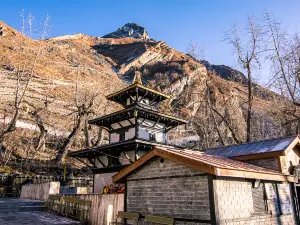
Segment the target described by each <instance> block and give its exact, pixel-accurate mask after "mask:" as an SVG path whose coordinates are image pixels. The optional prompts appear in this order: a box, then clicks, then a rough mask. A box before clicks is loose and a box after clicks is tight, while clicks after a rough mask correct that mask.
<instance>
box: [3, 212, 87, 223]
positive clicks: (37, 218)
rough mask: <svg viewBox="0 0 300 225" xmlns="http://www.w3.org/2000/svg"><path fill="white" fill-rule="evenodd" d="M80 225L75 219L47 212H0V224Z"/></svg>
mask: <svg viewBox="0 0 300 225" xmlns="http://www.w3.org/2000/svg"><path fill="white" fill-rule="evenodd" d="M18 224H20V225H54V224H57V225H58V224H59V225H60V224H62V225H63V224H66V225H81V224H82V223H81V222H79V221H75V220H72V219H69V218H66V217H63V216H59V215H56V214H53V213H49V212H43V211H41V212H16V213H0V225H18Z"/></svg>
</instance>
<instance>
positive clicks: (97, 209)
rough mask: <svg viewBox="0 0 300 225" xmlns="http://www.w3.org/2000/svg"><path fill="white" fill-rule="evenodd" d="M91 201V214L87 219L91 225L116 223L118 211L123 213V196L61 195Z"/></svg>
mask: <svg viewBox="0 0 300 225" xmlns="http://www.w3.org/2000/svg"><path fill="white" fill-rule="evenodd" d="M63 196H69V197H75V198H78V199H83V200H90V201H92V206H91V213H90V217H89V219H88V222H89V224H91V225H109V223H110V222H113V221H116V216H117V214H118V211H124V194H109V195H101V194H82V195H78V194H77V195H63Z"/></svg>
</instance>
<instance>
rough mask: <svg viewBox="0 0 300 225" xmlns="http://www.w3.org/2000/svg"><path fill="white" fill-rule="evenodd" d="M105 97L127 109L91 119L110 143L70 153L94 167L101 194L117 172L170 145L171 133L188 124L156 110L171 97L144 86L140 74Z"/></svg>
mask: <svg viewBox="0 0 300 225" xmlns="http://www.w3.org/2000/svg"><path fill="white" fill-rule="evenodd" d="M106 98H107V99H108V100H110V101H114V102H117V103H119V104H121V105H122V106H123V107H124V109H123V110H120V111H117V112H115V113H112V114H109V115H106V116H103V117H99V118H96V119H92V120H90V121H89V124H92V125H96V126H99V127H101V128H104V129H106V130H107V131H108V133H109V144H104V145H100V146H97V147H94V148H87V149H83V150H80V151H75V152H70V153H69V154H68V156H70V157H74V158H76V159H78V160H80V161H82V160H81V159H82V158H85V159H88V160H89V162H90V163H91V164H92V165H93V167H92V168H91V169H92V171H93V173H94V190H93V192H100V191H101V190H102V187H103V186H105V185H107V184H110V183H111V182H112V179H111V177H112V176H113V175H114V174H115V173H116V172H119V171H120V170H122V169H123V168H125V167H126V166H128V165H130V164H131V163H133V162H134V161H136V160H137V159H139V158H140V157H141V156H142V155H144V154H145V153H147V152H149V151H151V150H152V149H153V147H154V146H157V145H159V146H161V145H167V133H168V131H169V130H170V129H172V128H174V127H176V126H178V125H182V124H186V123H187V121H185V120H183V119H180V118H177V117H174V116H170V115H166V114H163V113H160V112H158V111H157V110H156V109H157V106H158V104H159V103H160V102H161V101H163V100H165V99H168V98H170V97H169V96H168V95H165V94H163V93H160V92H157V91H155V90H152V89H150V88H147V87H145V86H143V84H142V81H141V77H140V75H139V73H136V74H135V77H134V80H133V83H132V84H131V85H130V86H128V87H126V88H124V89H122V90H120V91H117V92H115V93H113V94H111V95H108V96H106ZM82 162H83V161H82Z"/></svg>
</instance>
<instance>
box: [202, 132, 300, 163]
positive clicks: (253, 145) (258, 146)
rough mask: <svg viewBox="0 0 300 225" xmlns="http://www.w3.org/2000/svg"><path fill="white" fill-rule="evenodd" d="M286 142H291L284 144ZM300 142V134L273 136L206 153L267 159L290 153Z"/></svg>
mask: <svg viewBox="0 0 300 225" xmlns="http://www.w3.org/2000/svg"><path fill="white" fill-rule="evenodd" d="M285 142H289V143H288V144H287V145H286V146H284V143H285ZM298 144H300V139H299V136H298V135H297V136H296V135H295V136H290V137H282V138H273V139H268V140H262V141H256V142H250V143H244V144H241V145H230V146H225V147H218V148H211V149H207V150H206V151H205V154H208V155H215V156H222V157H226V158H232V159H235V160H250V159H266V158H272V157H278V156H284V155H286V154H288V153H289V152H290V151H291V150H292V149H293V148H294V147H295V146H296V145H298Z"/></svg>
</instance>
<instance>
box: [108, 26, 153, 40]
mask: <svg viewBox="0 0 300 225" xmlns="http://www.w3.org/2000/svg"><path fill="white" fill-rule="evenodd" d="M126 37H132V38H138V39H149V36H148V33H147V31H146V29H145V28H144V27H141V26H140V25H138V24H136V23H126V24H125V25H124V26H123V27H120V28H119V29H118V30H117V31H114V32H112V33H109V34H107V35H104V36H103V38H126Z"/></svg>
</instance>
